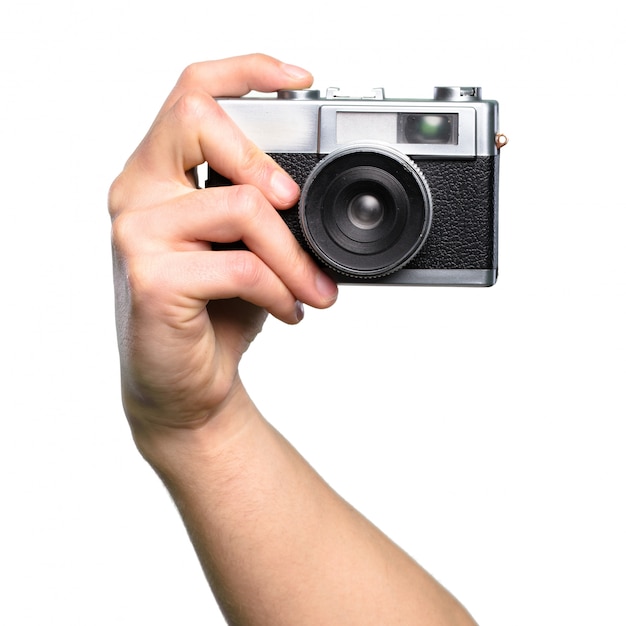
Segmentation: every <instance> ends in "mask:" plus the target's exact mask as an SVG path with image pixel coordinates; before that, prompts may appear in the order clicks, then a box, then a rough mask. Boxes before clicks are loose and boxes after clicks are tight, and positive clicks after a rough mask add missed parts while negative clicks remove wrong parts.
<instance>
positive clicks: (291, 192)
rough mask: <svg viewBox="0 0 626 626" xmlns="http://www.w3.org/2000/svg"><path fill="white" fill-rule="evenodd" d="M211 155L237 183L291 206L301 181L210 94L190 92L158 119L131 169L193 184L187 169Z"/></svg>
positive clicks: (143, 177) (147, 176)
mask: <svg viewBox="0 0 626 626" xmlns="http://www.w3.org/2000/svg"><path fill="white" fill-rule="evenodd" d="M205 161H208V163H209V164H210V165H211V167H212V168H213V169H215V170H216V171H218V172H220V173H221V174H222V175H223V176H225V177H226V178H228V179H230V180H231V181H232V182H233V183H235V184H239V183H249V184H252V185H255V186H256V187H258V188H259V189H260V190H261V191H262V192H263V194H264V195H265V196H266V197H267V198H268V200H270V202H272V204H273V205H274V206H276V207H277V208H287V207H289V206H292V205H293V204H294V203H295V202H296V200H297V199H298V195H299V193H300V190H299V188H298V185H297V184H296V183H295V182H294V181H293V180H292V179H291V177H290V176H289V175H288V174H287V173H286V172H284V170H283V169H282V168H281V167H280V166H279V165H278V164H277V163H276V162H275V161H274V160H273V159H272V158H271V157H270V156H268V155H267V154H265V153H264V152H263V151H262V150H260V149H259V148H258V147H257V146H256V145H255V144H254V143H253V142H252V141H250V140H249V139H248V138H247V137H246V136H245V135H244V134H243V132H242V131H241V130H240V129H239V127H238V126H237V125H236V124H235V123H234V122H233V121H232V120H231V119H230V117H228V115H227V114H226V112H225V111H224V110H223V109H222V108H221V107H220V106H219V104H218V103H217V102H216V101H215V100H213V99H212V98H211V97H210V96H207V95H205V94H202V93H200V92H187V93H186V94H184V95H183V96H181V98H179V100H178V101H177V102H176V103H175V105H174V106H173V107H172V108H171V109H170V110H169V111H168V112H167V113H166V114H165V115H163V116H162V117H161V119H160V120H159V121H158V122H156V123H155V125H154V126H153V128H152V130H151V131H150V133H149V134H148V135H147V136H146V138H145V139H144V141H143V142H142V143H141V144H140V146H139V147H138V148H137V150H136V152H135V154H134V155H133V157H132V158H131V160H130V161H129V164H128V166H127V169H129V170H132V172H133V174H134V175H135V176H136V178H138V179H140V180H143V181H144V182H145V184H149V182H148V181H149V180H158V181H176V182H178V183H179V184H181V185H185V186H188V180H187V177H186V174H185V172H187V171H188V170H190V169H191V168H193V167H195V166H196V165H199V164H201V163H204V162H205Z"/></svg>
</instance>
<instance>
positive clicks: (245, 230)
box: [115, 185, 337, 308]
mask: <svg viewBox="0 0 626 626" xmlns="http://www.w3.org/2000/svg"><path fill="white" fill-rule="evenodd" d="M117 222H118V223H117V224H116V225H115V233H116V235H118V236H117V237H116V238H117V239H121V241H122V242H123V241H124V240H125V239H128V237H127V233H128V232H131V233H132V232H135V233H137V232H139V233H141V234H142V236H143V237H142V240H143V241H144V242H146V243H147V244H148V245H149V246H150V247H152V248H153V251H154V252H157V250H156V249H155V247H162V248H164V249H166V250H180V251H183V250H187V251H190V250H201V249H207V248H208V246H207V244H206V243H205V242H216V243H231V242H234V241H240V240H241V241H243V242H244V243H245V244H246V246H247V247H248V248H249V249H250V250H251V251H252V252H254V253H255V254H256V255H257V256H258V257H259V258H260V259H261V260H262V261H263V262H264V263H265V264H266V265H268V266H269V267H270V268H271V269H272V271H273V272H274V273H275V274H276V275H277V276H279V277H280V279H281V280H282V281H283V282H284V283H285V285H286V286H287V287H288V288H289V290H290V291H291V292H292V293H293V294H294V295H295V296H296V298H297V299H299V300H301V301H302V302H305V303H306V304H309V305H311V306H314V307H317V308H325V307H327V306H329V305H330V304H332V303H333V302H334V301H335V299H336V297H337V287H336V285H335V283H334V282H333V281H332V280H330V278H328V277H327V276H326V275H325V274H324V273H323V272H322V271H321V270H320V268H319V266H318V265H317V264H316V263H315V262H314V261H313V259H312V258H311V257H310V256H309V255H308V254H307V253H306V252H305V250H304V249H303V248H302V247H301V246H300V244H299V243H298V242H297V240H296V238H295V237H294V235H293V233H292V232H291V231H290V229H289V228H288V227H287V225H286V224H285V222H284V220H283V219H282V218H281V216H280V215H279V213H278V212H277V211H276V210H275V209H274V208H273V207H272V206H271V205H270V204H269V202H268V201H267V200H266V199H265V197H264V196H263V195H262V194H261V192H260V191H259V190H258V189H256V188H255V187H252V186H250V185H237V186H233V187H221V188H215V189H210V190H198V191H193V192H190V193H187V194H186V195H185V196H184V197H180V198H178V199H176V200H173V201H170V202H168V203H167V204H164V205H161V206H158V207H153V208H151V209H149V210H148V211H141V212H133V213H130V214H127V215H126V216H125V217H123V218H122V219H120V220H117ZM125 233H126V235H125ZM131 240H132V241H133V246H134V250H133V249H132V248H129V249H128V253H130V254H132V253H133V252H136V251H137V249H136V245H137V244H136V239H135V238H131ZM144 252H150V250H144Z"/></svg>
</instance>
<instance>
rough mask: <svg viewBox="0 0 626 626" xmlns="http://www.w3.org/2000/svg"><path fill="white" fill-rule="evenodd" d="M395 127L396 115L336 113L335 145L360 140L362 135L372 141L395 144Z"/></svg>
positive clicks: (396, 125)
mask: <svg viewBox="0 0 626 626" xmlns="http://www.w3.org/2000/svg"><path fill="white" fill-rule="evenodd" d="M397 127H398V114H397V113H384V112H381V111H372V112H364V111H338V112H337V143H338V144H339V145H341V144H345V143H350V142H351V141H357V140H362V139H363V135H364V134H365V135H366V136H367V137H369V139H371V140H373V141H385V142H387V143H395V139H396V133H397Z"/></svg>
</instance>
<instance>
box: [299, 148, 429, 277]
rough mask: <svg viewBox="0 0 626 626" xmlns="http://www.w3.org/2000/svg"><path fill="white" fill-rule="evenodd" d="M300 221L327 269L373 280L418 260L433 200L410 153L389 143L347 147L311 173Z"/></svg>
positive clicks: (306, 184)
mask: <svg viewBox="0 0 626 626" xmlns="http://www.w3.org/2000/svg"><path fill="white" fill-rule="evenodd" d="M363 199H365V202H366V203H367V206H365V207H362V208H364V210H365V212H366V213H367V214H368V217H366V218H365V220H364V221H363V220H361V221H360V222H359V219H356V218H355V208H354V205H355V203H358V202H361V201H363ZM372 215H374V218H373V219H372ZM299 217H300V223H301V227H302V232H303V234H304V237H305V239H306V242H307V243H308V245H309V246H310V247H311V249H312V251H313V252H314V254H315V255H316V256H317V257H318V258H319V259H320V260H321V261H322V262H323V263H324V264H326V265H327V266H329V267H330V268H331V269H333V270H335V271H337V272H339V273H341V274H345V275H348V276H352V277H369V278H373V277H377V276H385V275H387V274H390V273H392V272H394V271H397V270H398V269H400V268H401V267H403V266H404V265H406V263H408V262H409V261H410V260H411V259H412V258H413V257H414V256H415V254H417V252H418V251H419V249H420V248H421V246H422V245H423V244H424V242H425V240H426V238H427V236H428V232H429V230H430V224H431V221H432V200H431V196H430V190H429V188H428V183H427V182H426V179H425V178H424V175H423V174H422V172H421V171H420V170H419V168H418V167H417V166H416V165H415V163H413V161H411V159H409V158H408V157H407V156H406V155H405V154H403V153H402V152H400V151H398V150H396V149H395V148H392V147H390V146H387V145H385V144H373V143H368V144H349V145H347V146H344V147H342V148H339V149H338V150H335V151H334V152H331V153H330V154H329V155H328V156H326V157H325V158H324V159H323V160H322V161H320V162H319V163H318V164H317V165H316V166H315V167H314V168H313V171H312V172H311V174H310V175H309V177H308V179H307V181H306V183H305V185H304V187H303V189H302V195H301V199H300V205H299Z"/></svg>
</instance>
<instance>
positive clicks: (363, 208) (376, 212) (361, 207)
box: [348, 193, 384, 230]
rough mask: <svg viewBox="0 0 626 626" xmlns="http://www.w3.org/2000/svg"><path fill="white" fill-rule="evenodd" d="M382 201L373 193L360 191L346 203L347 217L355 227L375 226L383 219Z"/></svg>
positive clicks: (369, 227)
mask: <svg viewBox="0 0 626 626" xmlns="http://www.w3.org/2000/svg"><path fill="white" fill-rule="evenodd" d="M383 213H384V208H383V204H382V202H381V201H380V200H379V199H378V198H377V197H376V196H375V195H373V194H370V193H360V194H358V195H356V196H355V197H354V198H353V199H352V201H351V202H350V204H349V205H348V219H349V220H350V221H351V222H352V224H354V225H355V226H356V227H357V228H362V229H363V230H370V229H372V228H376V226H378V225H379V224H380V222H381V221H382V219H383Z"/></svg>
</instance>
